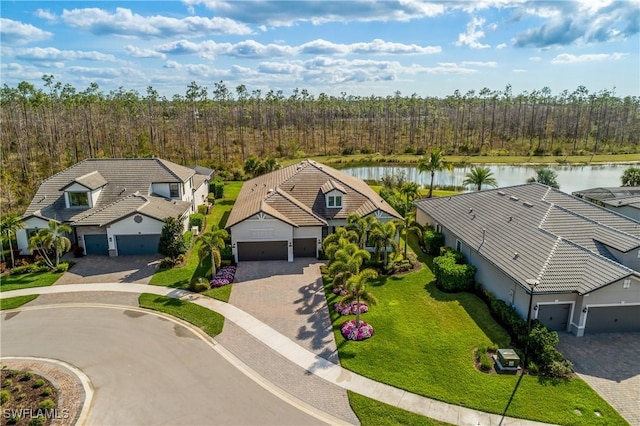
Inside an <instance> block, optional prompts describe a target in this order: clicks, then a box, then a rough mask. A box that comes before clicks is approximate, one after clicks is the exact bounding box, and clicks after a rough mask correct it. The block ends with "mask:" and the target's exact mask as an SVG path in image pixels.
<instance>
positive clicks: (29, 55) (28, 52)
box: [13, 47, 119, 62]
mask: <svg viewBox="0 0 640 426" xmlns="http://www.w3.org/2000/svg"><path fill="white" fill-rule="evenodd" d="M13 56H14V57H16V58H19V59H24V60H27V61H60V60H67V61H69V60H77V59H85V60H88V61H106V62H119V60H118V59H116V57H115V56H113V55H107V54H104V53H101V52H96V51H82V50H59V49H56V48H55V47H29V48H22V49H15V51H14V53H13Z"/></svg>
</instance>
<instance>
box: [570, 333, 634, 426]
mask: <svg viewBox="0 0 640 426" xmlns="http://www.w3.org/2000/svg"><path fill="white" fill-rule="evenodd" d="M558 350H560V351H561V352H562V353H563V354H564V356H565V358H567V359H569V360H571V362H573V364H574V370H575V371H576V373H578V375H579V376H580V377H582V379H584V381H585V382H587V383H588V384H589V386H591V387H592V388H593V389H594V390H595V391H596V392H598V394H600V396H602V398H604V399H605V400H606V401H607V402H608V403H609V404H611V406H612V407H613V408H615V409H616V411H617V412H618V413H620V415H622V416H623V417H624V418H625V419H626V420H627V421H628V422H629V423H630V424H632V425H640V361H639V359H638V358H639V357H640V333H602V334H592V335H586V336H584V337H576V336H574V335H572V334H568V333H562V334H560V343H559V345H558Z"/></svg>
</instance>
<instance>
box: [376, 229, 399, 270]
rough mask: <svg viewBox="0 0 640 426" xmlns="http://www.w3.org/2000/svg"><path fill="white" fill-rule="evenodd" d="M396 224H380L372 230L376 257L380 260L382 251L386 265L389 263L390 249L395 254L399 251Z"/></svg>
mask: <svg viewBox="0 0 640 426" xmlns="http://www.w3.org/2000/svg"><path fill="white" fill-rule="evenodd" d="M396 232H397V230H396V223H395V222H394V221H390V222H386V223H382V222H378V223H376V224H374V226H373V227H372V228H371V234H370V238H371V241H372V242H373V243H374V245H375V247H376V255H377V256H378V258H380V251H382V252H383V253H384V265H385V266H387V264H388V263H389V253H388V251H389V247H391V249H392V251H393V252H397V251H398V243H397V242H396Z"/></svg>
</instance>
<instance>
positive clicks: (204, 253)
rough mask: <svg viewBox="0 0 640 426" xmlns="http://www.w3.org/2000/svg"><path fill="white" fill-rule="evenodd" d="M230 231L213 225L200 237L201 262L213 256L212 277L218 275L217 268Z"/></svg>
mask: <svg viewBox="0 0 640 426" xmlns="http://www.w3.org/2000/svg"><path fill="white" fill-rule="evenodd" d="M227 238H229V233H228V232H227V231H226V230H224V229H219V228H218V226H217V225H213V226H212V227H211V229H210V230H209V231H207V232H205V233H204V234H202V235H200V236H199V237H198V240H199V241H200V248H199V249H198V257H199V258H200V263H202V262H203V261H204V259H207V258H209V257H210V258H211V278H212V279H213V278H214V277H215V275H216V268H217V267H218V266H220V250H222V249H223V248H224V246H225V245H226V239H227Z"/></svg>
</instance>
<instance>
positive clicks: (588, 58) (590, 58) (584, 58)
mask: <svg viewBox="0 0 640 426" xmlns="http://www.w3.org/2000/svg"><path fill="white" fill-rule="evenodd" d="M625 56H627V53H594V54H585V55H572V54H570V53H561V54H559V55H558V56H556V57H555V58H553V59H552V60H551V63H552V64H576V63H581V62H602V61H617V60H619V59H622V58H623V57H625Z"/></svg>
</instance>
